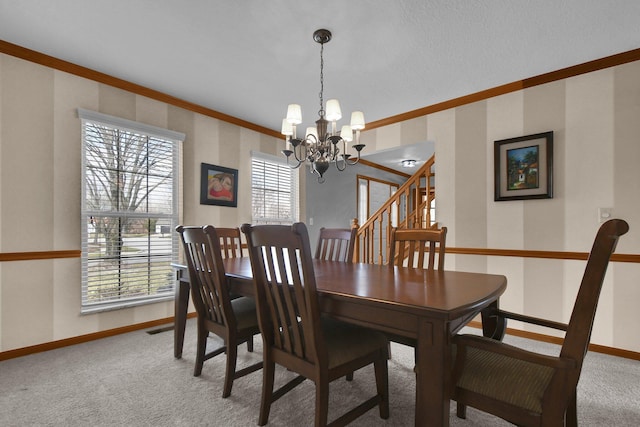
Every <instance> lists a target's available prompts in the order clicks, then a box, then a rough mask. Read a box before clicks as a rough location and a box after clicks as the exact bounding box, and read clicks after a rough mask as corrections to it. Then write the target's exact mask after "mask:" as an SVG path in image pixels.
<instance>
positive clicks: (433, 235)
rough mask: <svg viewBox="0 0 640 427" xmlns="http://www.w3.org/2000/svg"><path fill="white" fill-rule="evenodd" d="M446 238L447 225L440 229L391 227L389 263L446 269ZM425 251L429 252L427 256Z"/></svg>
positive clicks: (430, 268)
mask: <svg viewBox="0 0 640 427" xmlns="http://www.w3.org/2000/svg"><path fill="white" fill-rule="evenodd" d="M446 240H447V227H442V228H439V229H434V228H427V229H424V228H402V229H401V228H395V227H394V228H392V229H391V235H390V238H389V258H388V263H389V265H398V266H407V267H411V268H426V269H429V270H434V269H437V270H444V253H445V246H446ZM425 253H427V254H428V257H426V258H425ZM436 258H437V261H436ZM425 259H426V261H427V262H426V265H425Z"/></svg>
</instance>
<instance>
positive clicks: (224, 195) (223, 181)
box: [200, 163, 238, 208]
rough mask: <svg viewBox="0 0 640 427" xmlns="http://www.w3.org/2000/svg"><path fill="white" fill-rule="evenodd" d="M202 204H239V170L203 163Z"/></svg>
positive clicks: (201, 180)
mask: <svg viewBox="0 0 640 427" xmlns="http://www.w3.org/2000/svg"><path fill="white" fill-rule="evenodd" d="M200 204H201V205H217V206H231V207H233V208H235V207H237V206H238V170H237V169H230V168H225V167H223V166H215V165H209V164H207V163H202V164H201V166H200Z"/></svg>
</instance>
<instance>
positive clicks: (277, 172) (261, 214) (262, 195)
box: [251, 152, 299, 224]
mask: <svg viewBox="0 0 640 427" xmlns="http://www.w3.org/2000/svg"><path fill="white" fill-rule="evenodd" d="M251 200H252V220H253V223H254V224H293V223H294V222H296V221H297V220H298V216H299V215H298V170H297V169H296V170H293V169H291V168H290V167H289V166H287V163H286V161H284V160H282V159H279V158H277V157H273V156H269V155H267V154H264V153H257V152H252V153H251Z"/></svg>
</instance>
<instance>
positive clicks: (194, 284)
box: [176, 225, 262, 397]
mask: <svg viewBox="0 0 640 427" xmlns="http://www.w3.org/2000/svg"><path fill="white" fill-rule="evenodd" d="M176 231H177V232H178V233H179V234H180V237H181V240H182V243H183V247H184V254H185V258H186V259H187V265H188V267H189V280H190V283H191V296H192V299H193V305H194V306H195V308H196V313H197V325H198V327H197V334H198V340H197V349H196V364H195V368H194V370H193V376H195V377H198V376H200V374H201V373H202V366H203V364H204V362H205V361H206V360H209V359H211V358H212V357H215V356H217V355H219V354H221V353H226V354H227V365H226V372H225V378H224V387H223V391H222V397H229V396H230V395H231V387H232V386H233V380H235V379H237V378H240V377H243V376H245V375H247V374H249V373H251V372H254V371H256V370H258V369H260V368H261V367H262V362H259V363H255V364H253V365H251V366H248V367H246V368H243V369H241V370H238V371H236V359H237V348H238V345H239V344H242V343H243V342H247V345H248V343H249V342H253V336H254V335H257V334H259V333H260V328H259V327H258V317H257V313H256V305H255V302H254V300H253V299H251V298H248V297H240V298H235V299H233V300H232V299H231V298H230V297H229V290H228V286H227V278H226V276H225V271H224V265H223V263H222V253H221V249H220V240H219V236H218V235H217V233H216V229H215V228H214V227H213V226H211V225H207V226H205V227H185V226H182V225H179V226H178V227H176ZM209 333H213V334H216V335H218V336H219V337H220V338H222V339H223V341H224V345H223V346H222V347H220V348H218V349H216V350H213V351H211V352H209V353H207V351H206V350H207V337H208V335H209ZM248 350H249V351H252V350H253V347H252V346H251V347H250V348H249V346H248Z"/></svg>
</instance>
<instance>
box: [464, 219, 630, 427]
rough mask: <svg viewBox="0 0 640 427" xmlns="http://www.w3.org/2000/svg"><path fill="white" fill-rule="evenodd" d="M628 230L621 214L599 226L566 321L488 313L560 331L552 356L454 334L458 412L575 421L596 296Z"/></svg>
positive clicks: (536, 421) (520, 420)
mask: <svg viewBox="0 0 640 427" xmlns="http://www.w3.org/2000/svg"><path fill="white" fill-rule="evenodd" d="M628 230H629V225H628V224H627V223H626V222H625V221H623V220H621V219H612V220H609V221H607V222H605V223H604V224H602V225H601V226H600V229H599V230H598V232H597V234H596V237H595V241H594V243H593V247H592V249H591V252H590V254H589V258H588V260H587V265H586V267H585V271H584V274H583V277H582V283H581V284H580V288H579V290H578V294H577V297H576V300H575V303H574V306H573V312H572V313H571V317H570V319H569V323H568V324H565V323H559V322H555V321H550V320H545V319H540V318H536V317H531V316H526V315H521V314H517V313H510V312H507V311H504V310H499V309H497V308H496V309H495V311H494V313H493V315H495V316H499V317H501V318H503V319H514V320H517V321H520V322H525V323H531V324H534V325H539V326H544V327H549V328H553V329H558V330H562V331H565V334H564V341H563V344H562V347H561V349H560V354H559V355H558V356H557V357H556V356H549V355H542V354H538V353H535V352H531V351H527V350H524V349H521V348H518V347H515V346H511V345H508V344H505V343H503V342H500V341H498V340H494V339H491V338H486V337H481V336H474V335H457V336H455V337H454V339H453V342H454V347H453V350H452V351H454V352H455V362H454V369H453V378H452V384H453V390H452V398H453V399H454V400H456V401H457V415H458V417H460V418H466V407H467V406H472V407H474V408H476V409H479V410H481V411H484V412H488V413H490V414H493V415H496V416H498V417H500V418H503V419H505V420H507V421H509V422H511V423H514V424H517V425H520V426H551V425H553V426H561V425H565V422H566V425H569V426H577V424H578V420H577V405H576V386H577V384H578V380H579V378H580V372H581V369H582V362H583V360H584V356H585V354H586V352H587V349H588V347H589V340H590V337H591V330H592V327H593V319H594V317H595V313H596V307H597V305H598V298H599V296H600V291H601V289H602V284H603V281H604V277H605V273H606V270H607V266H608V264H609V259H610V257H611V254H612V253H613V251H614V250H615V247H616V244H617V242H618V238H619V237H620V236H622V235H623V234H625V233H626V232H627V231H628Z"/></svg>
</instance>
